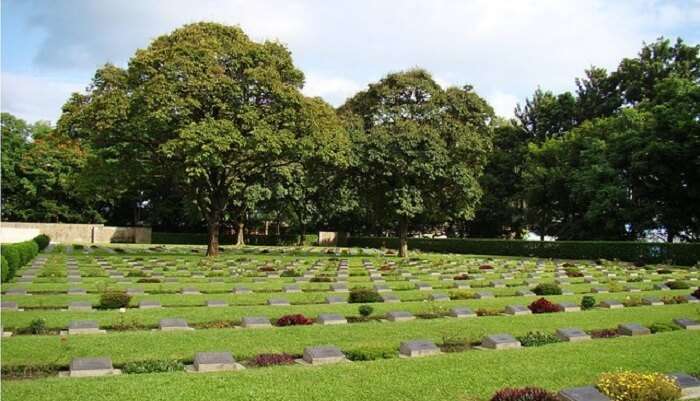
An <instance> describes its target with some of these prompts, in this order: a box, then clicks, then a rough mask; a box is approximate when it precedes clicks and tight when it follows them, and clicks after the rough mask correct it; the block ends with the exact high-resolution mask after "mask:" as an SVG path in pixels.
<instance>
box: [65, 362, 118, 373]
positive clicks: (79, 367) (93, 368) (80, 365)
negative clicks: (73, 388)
mask: <svg viewBox="0 0 700 401" xmlns="http://www.w3.org/2000/svg"><path fill="white" fill-rule="evenodd" d="M114 373H115V370H114V368H113V367H112V360H111V359H110V358H73V360H72V361H71V362H70V372H69V375H70V376H71V377H89V376H105V375H111V374H114Z"/></svg>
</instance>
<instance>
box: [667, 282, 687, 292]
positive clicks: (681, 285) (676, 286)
mask: <svg viewBox="0 0 700 401" xmlns="http://www.w3.org/2000/svg"><path fill="white" fill-rule="evenodd" d="M666 286H667V287H668V288H670V289H672V290H687V289H689V288H690V285H689V284H688V283H686V282H685V281H669V282H667V283H666Z"/></svg>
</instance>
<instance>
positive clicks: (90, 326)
mask: <svg viewBox="0 0 700 401" xmlns="http://www.w3.org/2000/svg"><path fill="white" fill-rule="evenodd" d="M102 333H105V331H104V330H100V326H99V325H98V324H97V322H96V321H94V320H71V322H70V323H69V324H68V334H102Z"/></svg>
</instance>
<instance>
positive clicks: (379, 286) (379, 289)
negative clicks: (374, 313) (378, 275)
mask: <svg viewBox="0 0 700 401" xmlns="http://www.w3.org/2000/svg"><path fill="white" fill-rule="evenodd" d="M374 290H375V291H377V292H389V291H391V289H390V288H389V287H388V286H387V285H386V284H375V285H374Z"/></svg>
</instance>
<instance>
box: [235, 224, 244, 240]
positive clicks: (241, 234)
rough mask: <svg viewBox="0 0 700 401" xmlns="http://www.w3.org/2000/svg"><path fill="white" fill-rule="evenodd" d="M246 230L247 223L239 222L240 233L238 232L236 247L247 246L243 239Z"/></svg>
mask: <svg viewBox="0 0 700 401" xmlns="http://www.w3.org/2000/svg"><path fill="white" fill-rule="evenodd" d="M244 228H245V223H243V222H239V223H238V231H237V232H236V245H237V246H243V245H245V242H244V238H243V229H244Z"/></svg>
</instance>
